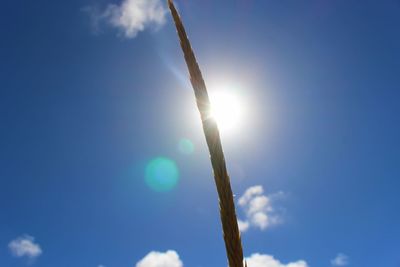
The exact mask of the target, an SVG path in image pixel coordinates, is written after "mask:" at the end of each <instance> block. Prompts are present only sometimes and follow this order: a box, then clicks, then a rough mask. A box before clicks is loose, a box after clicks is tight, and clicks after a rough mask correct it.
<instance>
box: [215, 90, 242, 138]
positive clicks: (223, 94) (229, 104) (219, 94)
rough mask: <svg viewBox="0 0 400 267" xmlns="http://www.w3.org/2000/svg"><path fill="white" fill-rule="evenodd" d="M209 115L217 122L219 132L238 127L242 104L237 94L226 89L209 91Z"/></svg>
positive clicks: (229, 130) (226, 131)
mask: <svg viewBox="0 0 400 267" xmlns="http://www.w3.org/2000/svg"><path fill="white" fill-rule="evenodd" d="M210 101H211V111H210V115H211V117H212V118H214V119H215V120H216V122H217V124H218V128H219V130H220V131H221V133H228V132H231V131H233V130H235V129H237V128H238V126H239V125H240V122H241V120H242V116H243V106H242V103H241V102H240V101H239V98H238V96H237V95H235V94H233V93H232V92H228V91H216V92H212V93H210Z"/></svg>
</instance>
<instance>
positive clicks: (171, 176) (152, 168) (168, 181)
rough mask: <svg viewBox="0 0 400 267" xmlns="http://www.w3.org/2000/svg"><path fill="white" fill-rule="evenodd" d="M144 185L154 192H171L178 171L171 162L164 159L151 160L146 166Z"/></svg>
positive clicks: (177, 177) (177, 176)
mask: <svg viewBox="0 0 400 267" xmlns="http://www.w3.org/2000/svg"><path fill="white" fill-rule="evenodd" d="M145 180H146V184H147V185H148V186H149V187H150V188H151V189H152V190H154V191H156V192H166V191H170V190H172V189H173V188H174V187H175V186H176V185H177V183H178V180H179V170H178V167H177V166H176V163H175V162H174V161H173V160H170V159H168V158H164V157H158V158H155V159H152V160H151V161H150V162H149V163H148V164H147V166H146V177H145Z"/></svg>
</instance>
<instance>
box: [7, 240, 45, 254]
mask: <svg viewBox="0 0 400 267" xmlns="http://www.w3.org/2000/svg"><path fill="white" fill-rule="evenodd" d="M8 248H9V249H10V251H11V253H12V254H13V255H14V256H16V257H28V258H30V259H33V258H36V257H38V256H40V254H42V249H41V248H40V246H39V244H37V243H36V244H35V238H34V237H32V236H29V235H25V236H21V237H18V238H16V239H14V240H12V241H11V242H10V243H9V244H8Z"/></svg>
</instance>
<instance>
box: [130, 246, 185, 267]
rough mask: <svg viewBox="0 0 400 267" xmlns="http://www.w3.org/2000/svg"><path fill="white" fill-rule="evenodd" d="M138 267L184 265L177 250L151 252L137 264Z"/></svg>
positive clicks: (178, 266) (176, 266)
mask: <svg viewBox="0 0 400 267" xmlns="http://www.w3.org/2000/svg"><path fill="white" fill-rule="evenodd" d="M136 267H183V263H182V261H181V260H180V258H179V255H178V253H177V252H176V251H175V250H168V251H166V252H158V251H151V252H150V253H149V254H147V255H146V256H145V257H144V258H143V259H141V260H140V261H139V262H138V263H136Z"/></svg>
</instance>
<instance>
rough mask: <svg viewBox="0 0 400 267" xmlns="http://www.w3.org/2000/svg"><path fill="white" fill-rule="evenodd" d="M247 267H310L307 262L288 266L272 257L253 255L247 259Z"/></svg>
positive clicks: (302, 261)
mask: <svg viewBox="0 0 400 267" xmlns="http://www.w3.org/2000/svg"><path fill="white" fill-rule="evenodd" d="M246 262H247V266H250V267H308V265H307V262H305V261H304V260H298V261H295V262H290V263H287V264H283V263H281V262H280V261H279V260H277V259H275V258H274V257H273V256H271V255H267V254H259V253H255V254H252V255H251V256H250V257H247V258H246Z"/></svg>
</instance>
